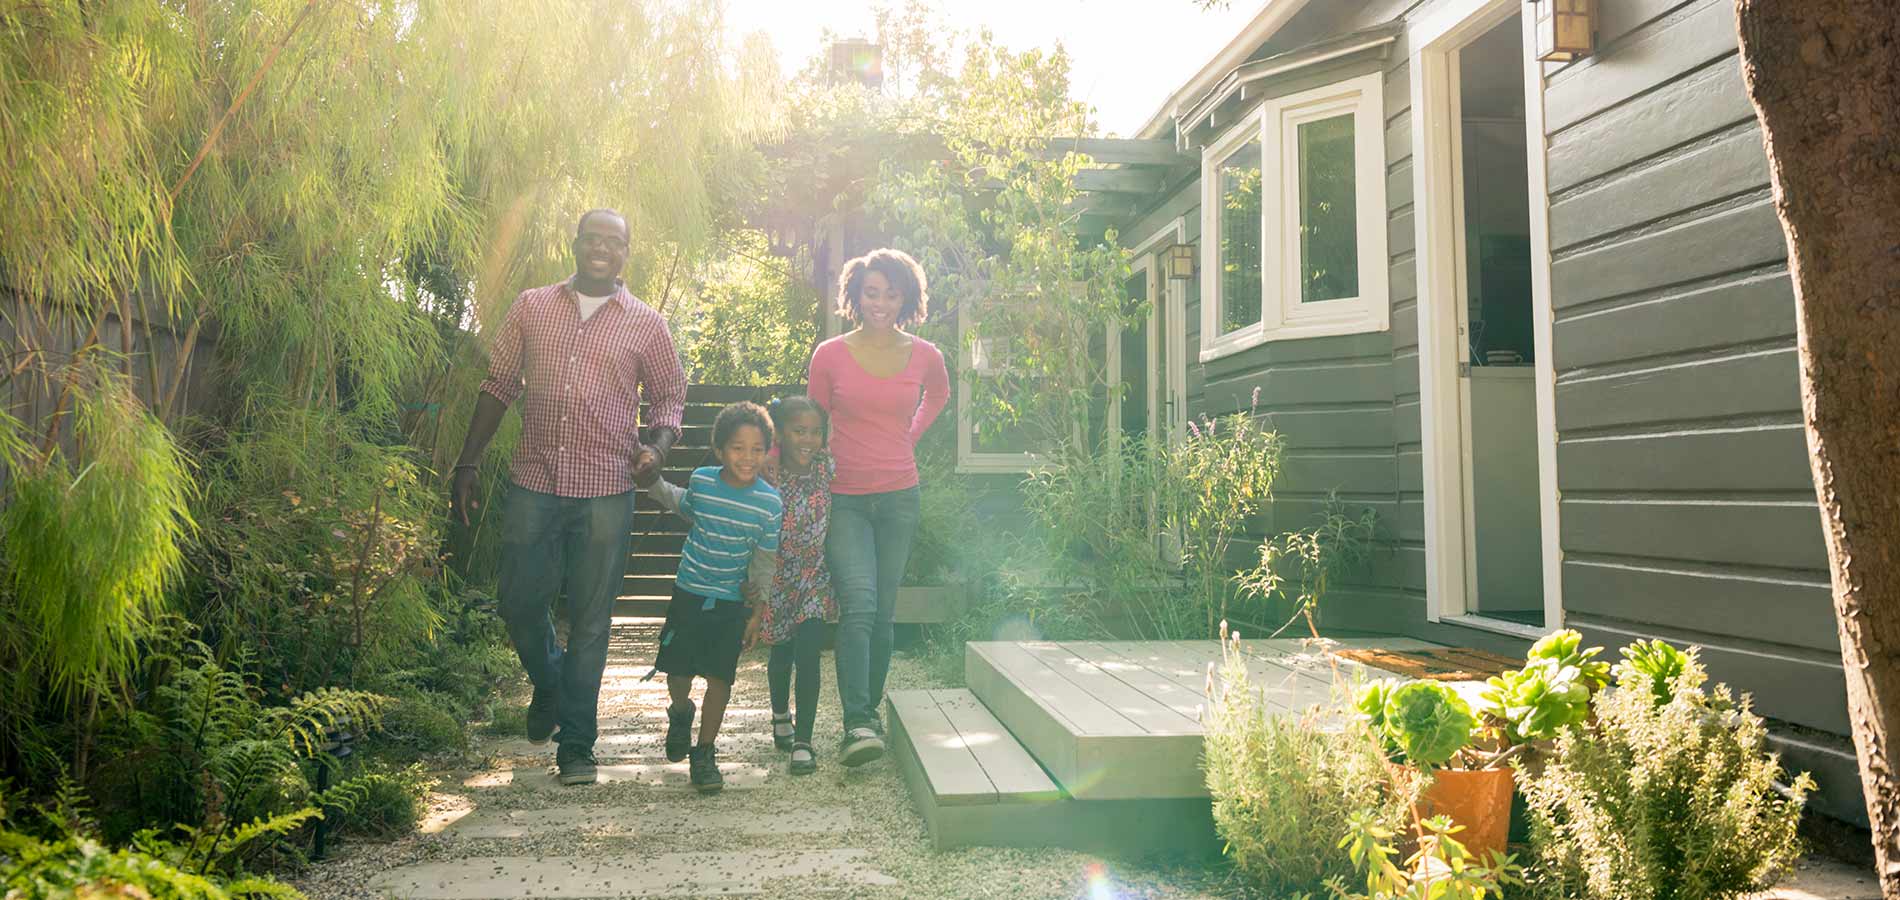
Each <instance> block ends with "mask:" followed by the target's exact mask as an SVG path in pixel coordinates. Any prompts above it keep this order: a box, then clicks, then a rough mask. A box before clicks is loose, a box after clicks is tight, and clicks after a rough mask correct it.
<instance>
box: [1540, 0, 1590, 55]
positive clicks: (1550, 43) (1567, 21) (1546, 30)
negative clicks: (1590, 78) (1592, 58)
mask: <svg viewBox="0 0 1900 900" xmlns="http://www.w3.org/2000/svg"><path fill="white" fill-rule="evenodd" d="M1530 3H1531V6H1532V7H1533V8H1534V9H1535V10H1536V16H1537V58H1538V59H1539V60H1541V61H1543V62H1570V61H1571V60H1577V59H1582V58H1584V57H1586V56H1589V55H1590V53H1591V51H1593V50H1595V49H1596V30H1597V29H1596V6H1597V4H1596V0H1530Z"/></svg>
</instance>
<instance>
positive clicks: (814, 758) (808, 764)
mask: <svg viewBox="0 0 1900 900" xmlns="http://www.w3.org/2000/svg"><path fill="white" fill-rule="evenodd" d="M791 768H792V774H793V775H810V774H811V773H813V772H816V771H818V754H816V753H813V752H812V750H811V745H810V744H807V743H805V742H804V741H799V742H798V743H795V744H793V745H792V767H791Z"/></svg>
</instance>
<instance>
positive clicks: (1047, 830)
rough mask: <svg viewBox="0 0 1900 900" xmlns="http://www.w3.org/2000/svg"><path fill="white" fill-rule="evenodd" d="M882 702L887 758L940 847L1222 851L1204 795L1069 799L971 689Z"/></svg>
mask: <svg viewBox="0 0 1900 900" xmlns="http://www.w3.org/2000/svg"><path fill="white" fill-rule="evenodd" d="M886 704H887V708H888V713H889V715H888V721H889V723H890V742H891V752H892V755H893V757H894V758H895V760H896V763H897V766H898V769H899V771H900V772H902V773H903V777H904V783H905V786H906V787H907V788H908V790H909V793H910V796H911V801H912V803H913V804H915V805H916V807H917V811H918V812H919V813H920V814H921V815H922V816H923V819H924V822H925V825H926V826H927V828H928V830H929V833H930V840H931V843H932V844H933V845H934V846H935V847H936V848H937V849H939V850H948V849H952V848H956V847H974V846H983V847H1068V848H1073V849H1078V850H1088V851H1095V852H1103V853H1131V852H1132V853H1143V854H1145V853H1151V852H1155V851H1162V852H1175V853H1188V854H1193V855H1212V854H1216V853H1218V852H1219V849H1220V848H1219V842H1218V840H1217V839H1216V838H1215V836H1214V824H1213V818H1212V809H1211V806H1210V804H1209V803H1208V801H1206V800H1205V799H1198V800H1194V799H1191V800H1076V799H1073V798H1071V797H1069V796H1067V795H1066V794H1065V793H1064V792H1063V791H1062V789H1061V788H1060V787H1058V786H1057V785H1056V783H1055V781H1054V780H1053V779H1051V778H1050V777H1049V775H1048V773H1047V772H1045V771H1043V768H1042V766H1041V765H1040V764H1038V763H1037V762H1036V760H1035V758H1034V757H1033V756H1031V755H1030V753H1029V750H1028V749H1027V748H1025V747H1024V746H1023V745H1022V744H1021V743H1019V742H1018V741H1017V740H1016V737H1015V735H1013V734H1011V733H1010V731H1009V729H1007V728H1005V727H1003V724H1002V723H1001V722H1000V721H998V720H997V718H996V716H995V715H993V714H992V713H991V712H990V711H989V709H988V708H987V707H985V706H984V705H983V704H982V702H981V701H979V700H978V699H977V698H976V695H974V694H972V693H971V692H969V691H967V690H961V689H956V690H947V689H946V690H911V691H891V692H890V693H889V694H888V695H887V699H886Z"/></svg>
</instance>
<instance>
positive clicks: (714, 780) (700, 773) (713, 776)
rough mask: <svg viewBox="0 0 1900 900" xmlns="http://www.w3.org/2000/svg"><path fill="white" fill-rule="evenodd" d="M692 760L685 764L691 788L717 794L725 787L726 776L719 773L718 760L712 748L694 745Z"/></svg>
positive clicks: (704, 792)
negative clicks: (691, 784)
mask: <svg viewBox="0 0 1900 900" xmlns="http://www.w3.org/2000/svg"><path fill="white" fill-rule="evenodd" d="M692 759H693V761H692V762H691V763H689V764H688V765H687V773H688V777H689V780H691V781H692V783H693V790H696V791H698V792H700V793H702V794H717V793H719V792H720V791H721V790H724V789H725V787H726V776H724V775H721V774H719V761H718V760H717V759H715V758H714V753H713V748H712V747H711V746H706V747H694V748H693V751H692Z"/></svg>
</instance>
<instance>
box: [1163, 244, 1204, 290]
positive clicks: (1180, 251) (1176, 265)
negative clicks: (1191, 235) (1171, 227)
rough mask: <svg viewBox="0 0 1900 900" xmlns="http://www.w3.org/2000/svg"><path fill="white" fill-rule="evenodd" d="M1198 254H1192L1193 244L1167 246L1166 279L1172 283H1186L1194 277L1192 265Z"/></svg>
mask: <svg viewBox="0 0 1900 900" xmlns="http://www.w3.org/2000/svg"><path fill="white" fill-rule="evenodd" d="M1198 256H1199V254H1197V253H1195V252H1194V245H1193V244H1169V245H1168V278H1169V279H1171V280H1173V281H1187V280H1188V279H1191V278H1193V277H1194V263H1195V261H1196V259H1197V257H1198Z"/></svg>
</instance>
